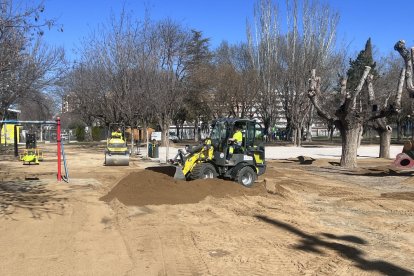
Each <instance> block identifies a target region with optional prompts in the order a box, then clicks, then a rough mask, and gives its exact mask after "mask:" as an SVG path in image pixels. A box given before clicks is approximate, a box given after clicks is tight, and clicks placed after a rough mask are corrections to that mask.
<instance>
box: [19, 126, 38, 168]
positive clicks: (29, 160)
mask: <svg viewBox="0 0 414 276" xmlns="http://www.w3.org/2000/svg"><path fill="white" fill-rule="evenodd" d="M20 160H21V161H23V165H31V164H34V165H39V161H43V151H42V150H41V149H39V148H38V147H37V145H36V135H35V134H29V133H28V134H26V149H24V150H23V152H21V153H20Z"/></svg>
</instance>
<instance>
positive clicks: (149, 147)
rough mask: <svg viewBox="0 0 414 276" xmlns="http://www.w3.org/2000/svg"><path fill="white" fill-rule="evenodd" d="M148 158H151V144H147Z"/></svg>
mask: <svg viewBox="0 0 414 276" xmlns="http://www.w3.org/2000/svg"><path fill="white" fill-rule="evenodd" d="M148 157H151V158H152V143H148Z"/></svg>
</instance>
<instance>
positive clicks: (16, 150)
mask: <svg viewBox="0 0 414 276" xmlns="http://www.w3.org/2000/svg"><path fill="white" fill-rule="evenodd" d="M0 123H3V124H13V125H14V156H15V157H18V156H19V148H18V141H17V137H18V134H17V132H18V131H17V127H18V126H22V125H25V124H39V125H56V142H57V143H56V144H57V181H62V180H63V181H65V182H69V172H68V168H67V162H66V156H65V151H64V147H63V143H62V139H61V130H60V117H57V118H56V120H55V121H19V120H2V121H0ZM25 151H27V152H29V151H30V149H26V150H25ZM31 154H33V155H34V156H39V157H41V158H43V155H42V154H41V151H40V150H39V149H33V150H32V152H31ZM21 158H22V157H21ZM23 158H24V157H23ZM62 160H63V166H64V169H65V173H64V175H62ZM23 161H24V159H23ZM37 161H38V160H36V161H33V162H35V163H38V162H37ZM29 163H30V162H29Z"/></svg>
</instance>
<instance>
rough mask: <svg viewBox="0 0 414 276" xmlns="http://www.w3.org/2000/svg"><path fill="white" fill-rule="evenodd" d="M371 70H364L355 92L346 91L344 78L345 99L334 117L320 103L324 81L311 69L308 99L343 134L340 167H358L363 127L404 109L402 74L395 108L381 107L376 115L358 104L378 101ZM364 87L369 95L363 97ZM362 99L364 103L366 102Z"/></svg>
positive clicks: (396, 94) (369, 104)
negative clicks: (401, 102) (402, 103)
mask: <svg viewBox="0 0 414 276" xmlns="http://www.w3.org/2000/svg"><path fill="white" fill-rule="evenodd" d="M370 70H371V68H370V67H369V66H366V67H365V71H364V72H363V75H362V76H361V79H360V81H359V83H358V86H357V87H356V88H355V89H354V90H353V91H349V90H348V89H347V79H346V78H342V79H341V95H342V100H341V103H340V106H339V107H337V109H336V110H335V114H331V113H330V112H328V111H327V110H326V109H324V108H323V103H322V102H321V100H322V94H321V91H320V83H321V78H320V77H317V76H316V70H314V69H313V70H312V72H311V78H310V79H309V90H308V97H309V98H310V100H311V102H312V104H313V105H314V106H315V109H316V111H317V113H318V115H319V116H321V117H323V118H325V119H326V120H328V121H330V122H332V123H333V124H335V126H336V127H337V129H339V131H340V132H341V138H342V155H341V162H340V164H341V166H343V167H347V168H353V167H356V166H357V162H356V159H357V148H358V138H359V132H360V129H361V127H362V125H363V124H364V123H366V122H369V121H374V120H378V119H381V118H384V117H386V116H390V115H392V114H395V113H396V112H398V111H399V109H400V106H401V105H400V101H401V92H402V89H401V87H402V86H401V82H403V80H404V78H403V76H404V75H403V74H402V77H401V78H400V81H399V85H398V89H397V91H396V93H395V99H394V104H393V105H390V106H386V107H383V106H382V107H380V108H379V109H378V110H374V112H371V110H370V109H368V108H365V109H361V108H360V106H359V105H363V106H365V107H369V106H372V105H373V103H374V101H375V93H374V89H373V86H372V75H370V74H369V72H370ZM364 84H367V85H368V89H367V91H368V95H361V90H362V87H363V85H364ZM400 89H401V90H400ZM363 100H365V101H364V102H363ZM377 122H378V121H377Z"/></svg>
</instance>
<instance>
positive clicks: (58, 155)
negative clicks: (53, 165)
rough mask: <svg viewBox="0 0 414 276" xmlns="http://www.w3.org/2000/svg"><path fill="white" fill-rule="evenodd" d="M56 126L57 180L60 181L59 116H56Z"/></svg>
mask: <svg viewBox="0 0 414 276" xmlns="http://www.w3.org/2000/svg"><path fill="white" fill-rule="evenodd" d="M56 123H57V128H56V142H57V162H58V164H57V170H58V173H57V180H58V181H62V168H61V154H62V151H61V149H60V141H61V140H60V139H61V138H60V117H57V118H56Z"/></svg>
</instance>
